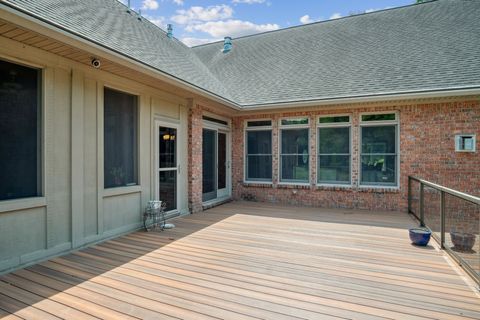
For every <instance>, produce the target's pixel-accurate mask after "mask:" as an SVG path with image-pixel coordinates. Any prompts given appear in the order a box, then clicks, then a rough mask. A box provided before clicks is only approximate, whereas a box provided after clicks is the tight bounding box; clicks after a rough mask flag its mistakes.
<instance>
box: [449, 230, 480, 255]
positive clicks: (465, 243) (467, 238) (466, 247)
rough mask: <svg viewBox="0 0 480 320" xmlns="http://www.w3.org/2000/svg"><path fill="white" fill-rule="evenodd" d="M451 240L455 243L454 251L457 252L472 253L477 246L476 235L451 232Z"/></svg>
mask: <svg viewBox="0 0 480 320" xmlns="http://www.w3.org/2000/svg"><path fill="white" fill-rule="evenodd" d="M450 239H451V240H452V243H453V250H456V251H465V252H469V251H472V249H473V246H474V245H475V235H474V234H473V233H468V232H456V231H451V232H450Z"/></svg>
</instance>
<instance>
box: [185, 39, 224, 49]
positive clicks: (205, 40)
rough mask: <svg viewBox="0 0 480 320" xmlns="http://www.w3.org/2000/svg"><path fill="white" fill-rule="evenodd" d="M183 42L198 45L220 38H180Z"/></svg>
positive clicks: (192, 45)
mask: <svg viewBox="0 0 480 320" xmlns="http://www.w3.org/2000/svg"><path fill="white" fill-rule="evenodd" d="M181 40H182V42H183V43H185V44H186V45H187V46H189V47H194V46H199V45H201V44H205V43H209V42H215V41H218V40H221V39H213V38H190V37H185V38H182V39H181Z"/></svg>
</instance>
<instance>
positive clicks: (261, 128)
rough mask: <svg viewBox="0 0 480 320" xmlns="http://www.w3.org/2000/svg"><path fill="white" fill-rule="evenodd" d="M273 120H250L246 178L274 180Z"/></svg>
mask: <svg viewBox="0 0 480 320" xmlns="http://www.w3.org/2000/svg"><path fill="white" fill-rule="evenodd" d="M271 126H272V122H271V121H270V120H260V121H248V122H247V130H246V165H245V180H247V181H264V182H271V181H272V127H271Z"/></svg>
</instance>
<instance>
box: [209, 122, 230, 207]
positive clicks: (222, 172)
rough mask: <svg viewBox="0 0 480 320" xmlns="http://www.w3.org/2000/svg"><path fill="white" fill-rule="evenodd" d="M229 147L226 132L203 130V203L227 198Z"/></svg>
mask: <svg viewBox="0 0 480 320" xmlns="http://www.w3.org/2000/svg"><path fill="white" fill-rule="evenodd" d="M228 157H229V145H228V135H227V132H222V131H221V130H214V129H203V155H202V160H203V174H202V176H203V184H202V186H203V191H202V198H203V201H209V200H214V199H217V198H221V197H225V196H228V195H229V193H230V191H229V183H228V182H229V181H228V179H229V174H230V173H229V169H230V165H229V164H230V162H229V159H228Z"/></svg>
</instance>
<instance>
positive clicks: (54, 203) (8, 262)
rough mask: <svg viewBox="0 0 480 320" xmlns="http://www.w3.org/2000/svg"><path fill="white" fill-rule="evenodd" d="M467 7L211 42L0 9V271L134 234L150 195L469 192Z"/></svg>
mask: <svg viewBox="0 0 480 320" xmlns="http://www.w3.org/2000/svg"><path fill="white" fill-rule="evenodd" d="M479 12H480V2H479V1H470V0H438V1H433V2H429V3H425V4H419V5H412V6H407V7H402V8H397V9H389V10H384V11H380V12H374V13H369V14H363V15H358V16H352V17H347V18H343V19H338V20H334V21H326V22H320V23H313V24H308V25H304V26H300V27H293V28H288V29H283V30H279V31H274V32H267V33H263V34H259V35H254V36H247V37H242V38H238V39H233V41H232V46H231V47H228V43H227V48H226V49H227V50H225V49H224V43H223V42H217V43H212V44H207V45H203V46H199V47H195V48H188V47H186V46H184V45H183V44H182V43H181V42H180V41H178V40H176V39H175V38H171V37H169V36H168V34H167V33H165V32H164V31H163V30H161V29H159V28H157V27H156V26H155V25H153V24H152V23H150V22H149V21H147V20H146V19H144V18H143V17H141V16H139V15H138V14H137V13H136V12H134V11H132V10H130V9H129V8H127V7H126V6H124V5H123V4H121V3H120V2H118V1H117V0H105V1H94V0H84V1H72V0H38V1H28V0H5V1H2V2H0V74H1V77H0V132H1V140H0V164H1V165H0V181H1V182H0V272H2V271H8V270H11V269H13V268H17V267H19V266H24V265H28V264H30V263H34V262H36V261H39V260H41V259H45V258H47V257H50V256H53V255H57V254H61V253H64V252H67V251H69V250H72V249H76V248H80V247H82V246H85V245H88V244H91V243H95V242H98V241H102V240H104V239H107V238H110V237H113V236H117V235H119V234H122V233H125V232H129V231H131V230H134V229H137V228H139V227H140V226H141V219H142V212H143V211H144V209H145V206H146V204H147V201H149V200H153V199H160V200H163V201H166V202H167V209H168V214H169V216H174V215H179V214H188V213H195V212H199V211H202V210H204V209H205V208H208V207H210V206H213V205H216V204H219V203H222V202H224V201H228V200H231V199H233V200H240V199H243V200H250V201H268V202H277V203H284V204H286V205H292V204H295V205H305V206H315V207H317V206H318V207H331V208H357V209H367V210H398V211H406V210H407V184H408V176H409V175H414V176H419V177H421V178H423V179H426V180H431V181H433V182H436V183H439V184H443V185H446V186H447V187H450V188H453V189H457V190H460V191H463V192H467V193H471V194H474V195H480V191H479V190H480V179H479V174H480V156H479V154H478V150H479V148H480V144H479V142H478V139H477V138H478V136H479V135H480V125H479V124H480V63H479V61H480V36H479V34H480V21H479V19H478V13H479ZM228 49H230V50H228ZM477 214H478V213H477ZM476 230H477V231H478V227H477V229H476Z"/></svg>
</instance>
